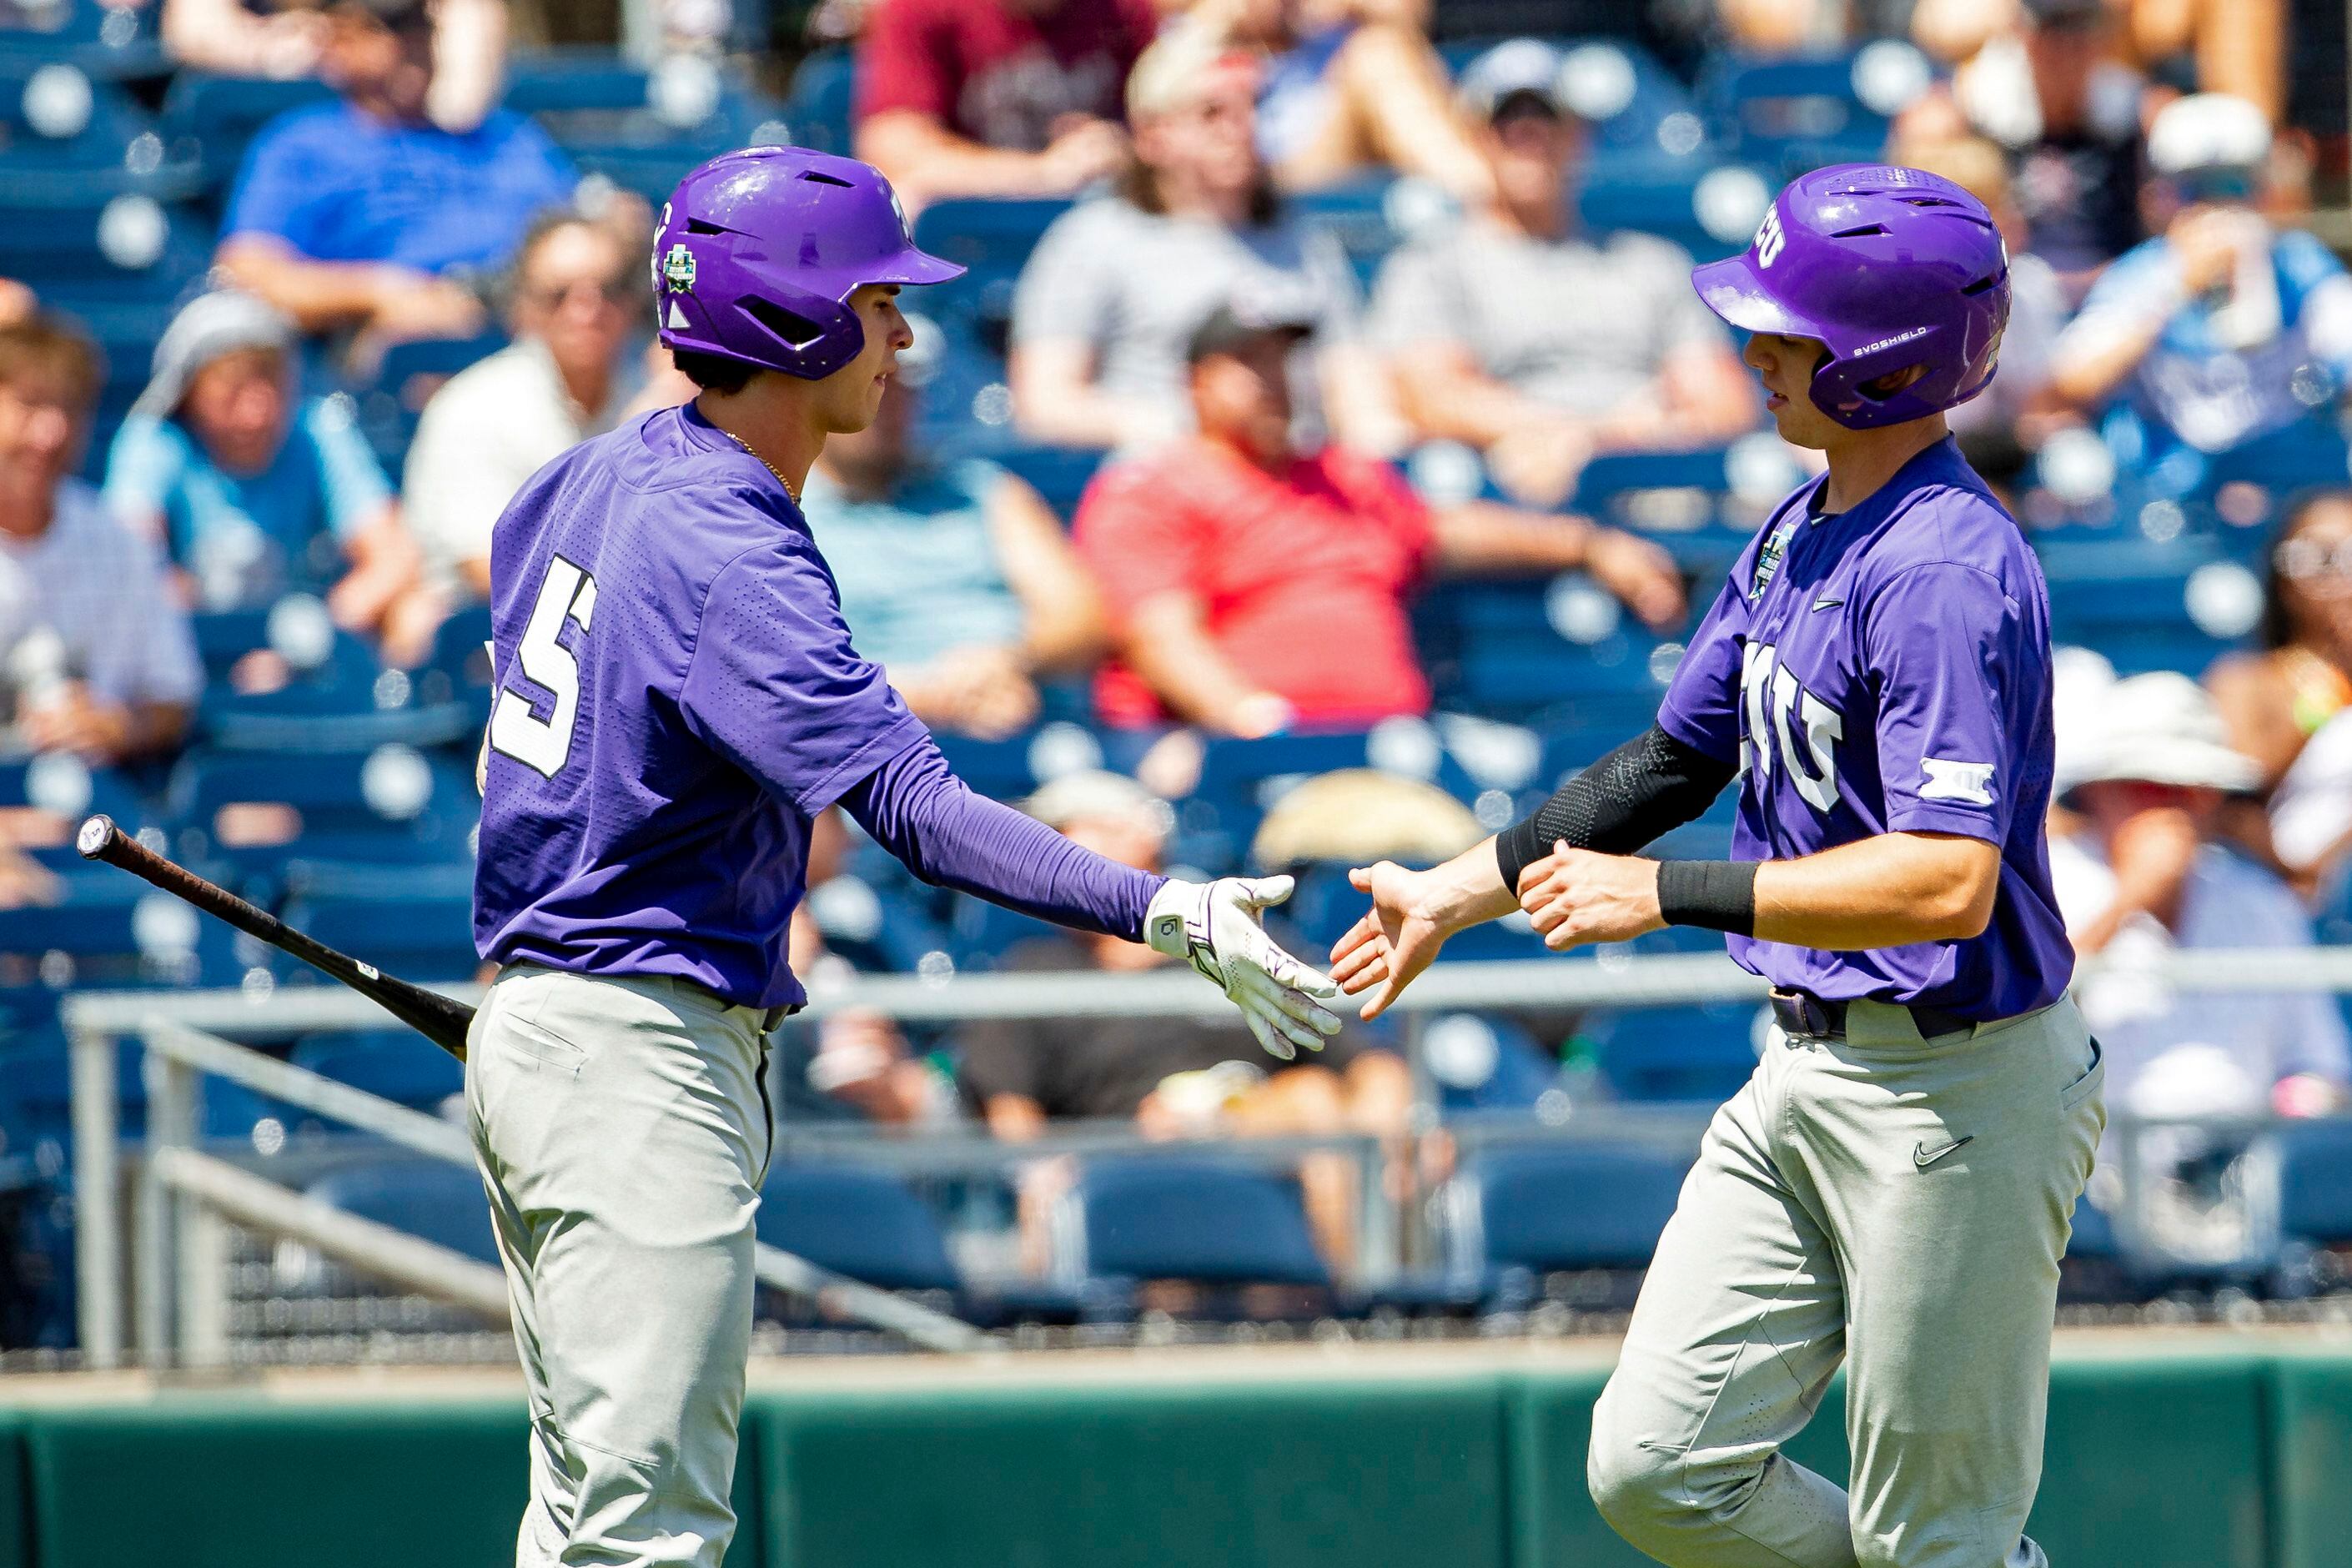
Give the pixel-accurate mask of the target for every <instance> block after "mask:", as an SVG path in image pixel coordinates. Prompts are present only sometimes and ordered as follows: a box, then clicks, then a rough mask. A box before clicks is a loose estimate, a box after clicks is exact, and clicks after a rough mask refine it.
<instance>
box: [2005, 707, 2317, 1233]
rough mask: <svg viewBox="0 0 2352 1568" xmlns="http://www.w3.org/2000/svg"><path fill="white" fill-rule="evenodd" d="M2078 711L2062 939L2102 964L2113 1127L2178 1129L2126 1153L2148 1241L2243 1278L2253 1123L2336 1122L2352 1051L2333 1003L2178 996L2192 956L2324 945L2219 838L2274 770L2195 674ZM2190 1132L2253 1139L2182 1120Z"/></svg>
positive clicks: (2055, 853) (2089, 993)
mask: <svg viewBox="0 0 2352 1568" xmlns="http://www.w3.org/2000/svg"><path fill="white" fill-rule="evenodd" d="M2079 695H2081V696H2082V697H2083V698H2084V699H2086V700H2077V701H2076V702H2075V703H2074V704H2073V705H2072V707H2073V710H2074V730H2075V732H2076V738H2075V740H2074V742H2073V743H2072V744H2069V743H2068V741H2067V736H2066V734H2065V732H2064V731H2062V732H2061V734H2060V750H2059V759H2058V777H2057V779H2056V781H2055V782H2056V784H2057V785H2058V788H2059V791H2060V798H2061V799H2063V801H2064V802H2065V803H2066V805H2067V806H2068V807H2069V808H2070V817H2069V821H2070V824H2071V826H2069V827H2068V828H2067V829H2066V830H2065V831H2063V832H2062V831H2053V834H2052V836H2051V840H2050V869H2051V884H2052V887H2053V889H2054V890H2055V892H2056V894H2057V896H2058V904H2059V911H2060V913H2061V914H2062V915H2063V917H2064V918H2065V921H2066V928H2067V932H2068V934H2069V935H2070V936H2072V937H2073V938H2074V945H2075V948H2076V950H2077V951H2078V952H2081V953H2082V954H2083V955H2084V957H2085V958H2092V957H2094V956H2095V958H2096V963H2094V964H2092V965H2088V966H2086V967H2085V970H2084V974H2083V976H2082V977H2081V979H2080V981H2079V982H2078V984H2076V986H2075V999H2076V1001H2077V1003H2078V1004H2079V1005H2081V1007H2082V1009H2083V1014H2084V1017H2085V1018H2086V1019H2087V1020H2088V1021H2089V1023H2090V1026H2091V1029H2092V1032H2093V1033H2094V1034H2095V1036H2096V1037H2098V1040H2099V1044H2100V1046H2101V1048H2102V1049H2103V1051H2104V1052H2105V1060H2106V1070H2107V1104H2108V1106H2109V1108H2110V1111H2111V1113H2112V1114H2113V1115H2115V1116H2116V1117H2118V1118H2120V1117H2141V1118H2147V1119H2152V1120H2157V1121H2160V1122H2161V1121H2171V1123H2172V1124H2170V1125H2158V1126H2154V1127H2146V1128H2142V1129H2141V1130H2140V1131H2139V1132H2138V1134H2137V1137H2136V1138H2132V1139H2128V1140H2124V1141H2121V1142H2119V1145H2118V1147H2117V1148H2116V1150H2115V1151H2114V1155H2115V1156H2125V1157H2128V1158H2129V1159H2130V1161H2131V1169H2130V1171H2129V1173H2128V1179H2130V1180H2132V1181H2134V1182H2135V1183H2136V1184H2137V1185H2138V1187H2139V1189H2140V1192H2141V1194H2143V1202H2142V1204H2141V1205H2140V1208H2139V1214H2140V1217H2141V1219H2142V1221H2143V1223H2144V1225H2145V1227H2146V1233H2147V1235H2148V1236H2149V1237H2152V1238H2153V1239H2154V1240H2156V1241H2157V1242H2158V1245H2160V1246H2163V1247H2166V1248H2167V1249H2168V1250H2170V1251H2172V1252H2174V1253H2176V1254H2178V1255H2180V1256H2183V1257H2189V1258H2205V1259H2208V1260H2210V1261H2216V1262H2234V1261H2236V1260H2237V1259H2239V1258H2242V1257H2243V1256H2244V1255H2245V1253H2246V1252H2247V1250H2248V1248H2249V1244H2250V1242H2251V1240H2252V1237H2253V1235H2254V1227H2253V1226H2252V1215H2251V1214H2250V1213H2249V1211H2248V1208H2247V1205H2246V1204H2245V1203H2244V1201H2243V1195H2242V1194H2243V1193H2244V1191H2245V1187H2246V1184H2245V1182H2244V1180H2243V1179H2242V1176H2241V1175H2239V1174H2238V1173H2237V1167H2238V1163H2239V1155H2240V1154H2241V1152H2242V1150H2243V1148H2244V1146H2245V1143H2246V1135H2245V1132H2244V1131H2243V1130H2242V1127H2243V1124H2244V1123H2245V1122H2248V1121H2260V1120H2262V1119H2264V1118H2267V1117H2269V1116H2272V1115H2284V1116H2314V1115H2326V1114H2329V1113H2332V1112H2334V1111H2335V1110H2338V1109H2340V1108H2341V1107H2342V1106H2343V1105H2344V1104H2345V1102H2346V1087H2347V1075H2352V1045H2347V1038H2346V1033H2345V1026H2344V1020H2343V1017H2342V1016H2341V1015H2340V1014H2338V1013H2337V1011H2336V1006H2335V1003H2334V999H2333V998H2331V997H2330V996H2328V995H2327V994H2326V993H2324V992H2318V991H2278V992H2268V993H2265V992H2246V991H2230V992H2211V991H2194V990H2184V989H2179V988H2177V987H2176V986H2175V984H2173V981H2172V974H2173V972H2174V971H2175V969H2176V967H2177V965H2178V955H2179V954H2181V953H2184V952H2198V951H2216V950H2219V951H2226V950H2231V949H2238V948H2263V949H2279V948H2286V949H2296V948H2305V947H2308V946H2310V945H2311V942H2312V931H2311V924H2310V921H2309V920H2308V919H2307V918H2306V917H2305V914H2304V912H2303V908H2302V906H2301V905H2300V904H2299V903H2298V902H2297V901H2296V900H2295V898H2294V894H2293V893H2292V892H2291V891H2289V890H2288V889H2287V888H2286V886H2285V885H2284V883H2282V882H2281V881H2280V880H2279V879H2278V878H2276V877H2275V876H2273V875H2272V874H2271V873H2270V872H2269V871H2267V870H2265V869H2263V868H2261V867H2259V866H2257V865H2255V864H2254V863H2253V862H2252V860H2250V859H2247V858H2243V857H2242V856H2241V855H2239V854H2237V853H2236V852H2234V851H2233V850H2231V849H2230V848H2228V847H2224V846H2223V845H2222V844H2221V843H2219V842H2217V840H2216V826H2217V823H2218V820H2219V813H2220V811H2221V807H2222V804H2223V802H2224V801H2225V800H2227V799H2229V798H2230V797H2231V796H2232V795H2236V794H2237V793H2239V792H2242V791H2244V790H2247V789H2249V788H2251V787H2252V786H2253V785H2254V784H2255V783H2256V781H2257V780H2258V778H2259V776H2260V772H2261V770H2260V768H2259V767H2258V766H2257V765H2256V763H2254V762H2253V760H2252V758H2250V757H2247V756H2245V755H2244V754H2243V753H2242V752H2237V751H2235V750H2233V749H2232V748H2231V746H2230V745H2229V743H2228V741H2227V732H2226V731H2225V730H2224V728H2223V726H2222V723H2221V716H2220V715H2219V714H2218V713H2217V712H2216V711H2215V710H2214V708H2213V704H2212V702H2211V700H2210V699H2209V698H2207V697H2206V695H2205V694H2204V692H2203V691H2202V689H2200V688H2199V687H2198V686H2197V684H2196V683H2195V682H2193V681H2191V680H2189V678H2188V677H2186V676H2182V675H2177V674H2174V673H2171V672H2169V671H2162V672H2158V673H2156V674H2152V675H2139V676H2134V677H2132V678H2130V679H2126V680H2122V681H2116V682H2115V683H2113V684H2112V685H2110V686H2107V687H2106V688H2105V689H2104V690H2095V691H2092V692H2088V693H2084V694H2079ZM2062 722H2064V718H2063V715H2062ZM2190 1118H2193V1119H2201V1120H2203V1121H2207V1122H2210V1121H2213V1120H2215V1119H2221V1120H2223V1121H2238V1122H2240V1123H2241V1127H2240V1129H2238V1130H2231V1129H2229V1128H2224V1127H2214V1126H2210V1125H2204V1126H2199V1125H2186V1124H2182V1122H2181V1121H2180V1120H2179V1119H2190ZM2102 1165H2103V1167H2105V1169H2104V1170H2103V1173H2102V1176H2101V1178H2100V1182H2099V1183H2098V1184H2097V1185H2101V1186H2104V1185H2107V1184H2112V1183H2113V1182H2115V1181H2116V1178H2117V1176H2118V1175H2120V1174H2123V1173H2122V1171H2121V1168H2120V1166H2119V1164H2118V1163H2117V1161H2116V1158H2114V1157H2112V1156H2111V1157H2110V1158H2108V1159H2105V1160H2103V1161H2102ZM2106 1201H2107V1202H2109V1203H2110V1204H2112V1201H2113V1198H2112V1194H2107V1195H2106Z"/></svg>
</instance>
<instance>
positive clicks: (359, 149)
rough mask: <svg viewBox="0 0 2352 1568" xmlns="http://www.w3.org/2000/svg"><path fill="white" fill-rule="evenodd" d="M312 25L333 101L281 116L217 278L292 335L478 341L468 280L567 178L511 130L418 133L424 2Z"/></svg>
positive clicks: (406, 0) (376, 0)
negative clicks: (283, 317) (336, 97)
mask: <svg viewBox="0 0 2352 1568" xmlns="http://www.w3.org/2000/svg"><path fill="white" fill-rule="evenodd" d="M326 15H327V17H328V20H329V26H328V29H327V33H326V42H325V44H324V46H323V54H322V57H321V67H322V71H323V74H324V75H325V77H326V79H327V80H328V81H329V82H330V83H331V84H332V85H333V86H334V88H335V89H336V90H337V91H338V92H339V93H340V94H341V101H339V102H336V103H331V104H320V105H317V106H315V107H312V108H308V109H298V110H290V111H289V112H288V113H286V114H284V115H281V116H280V117H279V118H278V119H277V120H275V121H271V122H270V124H269V125H268V128H267V129H265V130H264V131H263V132H262V133H261V135H260V136H259V138H258V139H257V140H256V141H255V142H254V144H253V148H252V151H251V152H250V153H247V157H246V163H245V168H244V170H243V171H242V173H241V174H239V175H238V178H237V184H236V192H235V193H234V194H233V195H231V197H230V198H229V206H228V215H227V218H226V222H225V223H224V224H223V226H222V231H223V234H224V235H225V238H224V239H223V240H222V243H221V250H220V265H221V268H222V269H223V270H224V271H225V272H226V274H227V276H228V278H229V280H230V281H232V282H233V283H235V284H236V286H237V287H239V288H241V289H245V290H246V291H247V292H248V293H251V294H254V295H257V296H258V297H259V298H261V299H263V300H268V302H269V303H271V304H273V305H276V306H277V307H278V309H279V310H283V311H285V312H286V314H287V315H289V316H290V317H292V318H293V319H294V321H295V322H296V324H297V325H298V326H299V327H300V328H301V329H302V330H303V331H306V332H319V331H333V330H340V329H344V328H354V329H358V330H360V331H362V332H364V333H365V334H366V335H367V336H368V337H369V338H370V339H372V340H373V342H378V343H384V342H401V341H403V340H405V339H413V338H428V337H464V336H467V335H469V334H471V333H473V332H475V331H479V330H480V328H481V326H482V322H483V315H482V308H481V302H480V300H479V299H478V296H477V295H476V293H475V291H474V290H473V289H470V288H468V287H467V286H466V281H465V279H466V278H467V275H469V274H473V273H484V272H488V271H491V270H493V269H495V268H499V267H501V266H503V265H504V264H505V263H506V261H507V260H508V258H509V257H510V256H511V255H512V254H513V251H514V248H515V246H516V244H517V242H518V241H520V239H521V237H522V231H523V228H524V226H526V225H528V224H529V223H530V217H531V215H532V214H534V213H536V212H539V211H540V210H541V209H542V208H544V207H549V206H553V205H561V204H562V203H563V202H565V201H567V200H569V199H570V197H571V195H572V186H573V184H575V183H576V176H575V175H574V174H573V172H572V168H571V166H570V165H569V164H568V163H566V162H565V161H564V158H563V155H562V153H558V152H557V151H556V150H555V147H554V144H553V143H551V142H549V141H548V139H547V137H546V135H545V134H544V133H543V132H541V131H540V130H539V128H538V127H537V126H535V125H533V124H532V123H531V122H530V121H528V120H526V119H524V118H522V117H521V116H520V115H516V114H509V113H507V112H505V111H503V110H501V111H499V112H495V113H492V114H490V115H489V116H488V117H487V118H486V119H484V120H483V121H482V122H481V124H480V125H478V126H477V127H476V128H474V129H473V130H471V131H467V132H462V133H460V132H452V131H447V130H445V129H443V128H441V127H440V126H437V125H436V124H434V123H433V121H431V120H430V119H428V118H427V117H426V113H425V103H426V100H427V97H428V95H429V93H430V91H431V89H432V85H433V26H432V22H431V19H430V16H429V13H428V10H427V7H426V6H425V4H424V0H338V4H336V5H333V6H331V7H330V8H329V10H328V11H327V13H326Z"/></svg>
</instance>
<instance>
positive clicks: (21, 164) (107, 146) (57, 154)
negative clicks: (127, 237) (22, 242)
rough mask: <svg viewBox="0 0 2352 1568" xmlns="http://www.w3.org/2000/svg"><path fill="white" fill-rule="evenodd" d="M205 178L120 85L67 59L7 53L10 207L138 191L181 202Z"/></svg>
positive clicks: (3, 136) (2, 170)
mask: <svg viewBox="0 0 2352 1568" xmlns="http://www.w3.org/2000/svg"><path fill="white" fill-rule="evenodd" d="M198 184H199V182H198V179H197V174H196V169H195V165H194V161H193V160H192V159H189V158H187V157H185V156H184V155H183V154H179V153H173V151H172V150H171V149H170V147H169V146H168V145H167V143H166V142H165V141H164V139H163V135H162V134H161V132H158V131H157V129H156V127H155V125H154V122H153V121H151V120H150V119H149V118H148V116H147V113H146V111H145V110H142V109H141V108H140V107H139V105H138V103H137V102H136V101H135V100H133V99H132V98H131V95H130V94H129V93H127V92H125V91H124V90H123V89H121V87H120V86H118V85H117V84H115V83H113V82H110V81H102V80H96V81H94V80H92V79H91V78H90V76H89V73H88V72H86V71H84V70H83V69H82V68H80V67H79V66H77V65H71V64H67V63H65V62H63V61H55V60H52V61H47V62H44V63H34V62H31V61H28V60H25V59H21V58H8V57H6V56H5V55H0V202H5V205H7V206H8V207H11V208H17V209H54V208H58V207H67V208H76V207H86V206H89V205H95V204H98V203H102V202H105V201H106V200H108V199H109V198H110V197H114V196H120V195H132V194H136V195H141V196H142V197H145V198H149V199H152V200H158V201H177V200H180V199H183V198H184V197H188V196H192V195H195V194H196V191H197V189H198ZM16 221H19V222H21V221H23V220H22V218H21V217H20V218H18V219H17V220H16Z"/></svg>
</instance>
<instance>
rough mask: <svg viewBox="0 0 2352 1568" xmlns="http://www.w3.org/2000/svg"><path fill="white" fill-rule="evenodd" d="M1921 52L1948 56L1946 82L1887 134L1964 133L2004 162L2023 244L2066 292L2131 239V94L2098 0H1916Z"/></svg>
mask: <svg viewBox="0 0 2352 1568" xmlns="http://www.w3.org/2000/svg"><path fill="white" fill-rule="evenodd" d="M1912 37H1914V38H1915V39H1916V40H1917V42H1918V44H1919V46H1920V47H1921V48H1923V49H1925V50H1926V51H1927V53H1928V54H1930V55H1932V56H1935V57H1937V58H1940V59H1944V60H1948V61H1950V62H1952V63H1953V64H1954V65H1955V66H1956V67H1957V69H1956V70H1955V71H1954V73H1953V76H1952V79H1951V83H1950V86H1949V88H1948V89H1937V90H1936V91H1933V92H1930V93H1928V94H1927V95H1925V96H1924V97H1922V98H1921V99H1920V100H1918V101H1916V103H1914V104H1913V105H1912V106H1911V107H1910V108H1909V109H1907V110H1905V111H1904V114H1903V116H1902V118H1901V120H1900V121H1898V125H1897V130H1898V132H1900V133H1901V134H1902V135H1903V136H1904V137H1906V138H1908V139H1911V140H1914V141H1919V140H1927V139H1929V138H1931V137H1934V136H1941V135H1948V134H1952V133H1955V132H1958V131H1961V130H1964V129H1965V130H1973V131H1975V132H1978V133H1979V134H1980V135H1984V136H1989V137H1990V138H1991V139H1992V140H1993V141H1994V142H1998V143H2000V145H2001V146H2002V147H2003V148H2005V149H2007V150H2008V152H2009V153H2010V155H2011V157H2012V158H2013V159H2014V160H2015V163H2016V173H2015V177H2014V180H2013V182H2012V183H2013V185H2014V189H2015V192H2016V195H2017V203H2018V206H2019V209H2020V211H2021V213H2022V215H2023V216H2024V220H2025V233H2026V245H2027V247H2028V248H2029V249H2031V250H2032V252H2033V253H2034V254H2035V255H2037V256H2040V257H2042V258H2043V259H2044V260H2046V261H2048V262H2049V263H2050V265H2051V266H2053V267H2054V268H2057V269H2058V272H2059V274H2060V276H2061V277H2063V278H2064V279H2066V282H2067V287H2068V289H2069V291H2070V294H2071V295H2072V296H2073V297H2074V298H2080V296H2081V293H2082V290H2083V289H2085V288H2087V287H2088V286H2089V284H2090V282H2091V280H2092V279H2094V278H2095V277H2096V276H2097V275H2098V271H2099V269H2100V268H2103V267H2105V265H2106V264H2107V263H2108V262H2110V261H2112V260H2114V259H2115V258H2116V257H2118V256H2120V255H2122V254H2123V253H2124V252H2125V251H2126V250H2128V249H2129V248H2131V247H2132V246H2133V245H2135V244H2137V242H2138V240H2139V238H2140V237H2141V233H2142V230H2141V227H2140V216H2139V186H2140V153H2141V129H2142V125H2141V101H2142V99H2143V97H2144V95H2145V94H2146V92H2147V82H2146V81H2145V80H2144V79H2142V77H2141V76H2140V74H2139V73H2138V72H2137V70H2134V69H2133V68H2131V67H2130V66H2129V65H2128V64H2126V63H2125V60H2124V58H2123V56H2124V54H2125V52H2126V51H2125V45H2124V39H2123V37H2122V34H2121V30H2120V27H2119V19H2118V15H2117V9H2116V6H2115V5H2112V4H2110V3H2109V0H2021V4H2020V5H2016V6H2014V7H2011V6H2007V5H1984V4H1982V3H1981V0H1923V3H1922V4H1921V5H1918V6H1917V7H1916V9H1915V10H1914V11H1913V13H1912Z"/></svg>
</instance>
